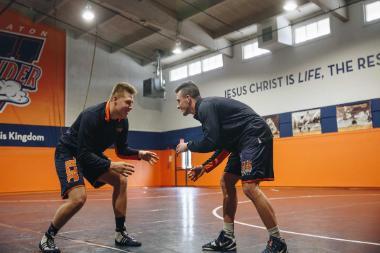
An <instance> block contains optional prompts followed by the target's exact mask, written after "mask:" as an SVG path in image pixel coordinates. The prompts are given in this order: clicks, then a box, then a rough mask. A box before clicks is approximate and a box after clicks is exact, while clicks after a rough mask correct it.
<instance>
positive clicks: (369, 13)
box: [364, 1, 380, 22]
mask: <svg viewBox="0 0 380 253" xmlns="http://www.w3.org/2000/svg"><path fill="white" fill-rule="evenodd" d="M364 9H365V21H366V22H372V21H374V20H377V19H380V1H375V2H372V3H368V4H366V5H365V8H364Z"/></svg>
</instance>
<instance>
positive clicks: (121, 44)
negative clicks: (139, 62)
mask: <svg viewBox="0 0 380 253" xmlns="http://www.w3.org/2000/svg"><path fill="white" fill-rule="evenodd" d="M154 33H155V31H152V30H150V29H145V28H142V29H140V30H137V31H135V32H134V33H133V34H132V35H127V36H124V37H123V38H122V39H121V40H119V41H118V42H116V44H117V45H118V46H117V47H112V48H111V52H112V53H115V52H117V51H119V50H121V49H123V48H125V47H127V46H129V45H132V44H133V43H135V42H137V41H139V40H142V39H144V38H146V37H149V36H150V35H152V34H154Z"/></svg>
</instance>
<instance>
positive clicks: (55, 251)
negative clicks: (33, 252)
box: [38, 233, 61, 253]
mask: <svg viewBox="0 0 380 253" xmlns="http://www.w3.org/2000/svg"><path fill="white" fill-rule="evenodd" d="M38 247H39V248H40V250H41V252H43V253H60V252H61V251H60V250H59V248H58V247H57V246H55V243H54V237H53V236H52V235H49V234H48V233H45V234H44V236H42V239H41V241H40V243H39V244H38Z"/></svg>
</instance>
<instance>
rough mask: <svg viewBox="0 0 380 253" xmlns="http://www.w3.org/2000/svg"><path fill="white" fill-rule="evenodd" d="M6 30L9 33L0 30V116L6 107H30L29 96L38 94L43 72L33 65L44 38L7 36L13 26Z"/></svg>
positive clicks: (17, 34)
mask: <svg viewBox="0 0 380 253" xmlns="http://www.w3.org/2000/svg"><path fill="white" fill-rule="evenodd" d="M6 29H7V30H9V31H5V30H0V41H1V42H2V43H1V48H0V113H1V112H2V111H3V110H4V109H5V107H6V106H7V104H13V105H16V106H26V105H28V104H30V98H29V92H36V91H37V90H38V87H37V86H38V82H39V80H40V78H41V76H42V69H41V67H39V66H38V65H36V63H37V62H38V61H39V58H40V55H41V53H42V49H43V47H44V44H45V38H43V37H36V36H35V35H33V36H32V35H29V34H28V35H25V34H21V33H16V32H10V31H12V30H13V26H12V25H8V26H7V27H6ZM31 30H32V31H34V32H36V31H35V29H31ZM31 30H30V31H31ZM30 31H29V33H30V34H34V33H31V32H30ZM41 36H46V35H44V34H41Z"/></svg>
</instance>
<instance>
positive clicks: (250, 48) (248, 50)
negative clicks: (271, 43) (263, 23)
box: [243, 41, 270, 60]
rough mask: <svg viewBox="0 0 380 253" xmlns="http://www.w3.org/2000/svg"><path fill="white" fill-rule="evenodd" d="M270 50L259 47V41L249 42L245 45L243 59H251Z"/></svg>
mask: <svg viewBox="0 0 380 253" xmlns="http://www.w3.org/2000/svg"><path fill="white" fill-rule="evenodd" d="M268 53H270V51H269V50H266V49H262V48H259V43H258V42H257V41H255V42H253V43H249V44H246V45H244V46H243V59H244V60H245V59H249V58H253V57H257V56H259V55H263V54H268Z"/></svg>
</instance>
